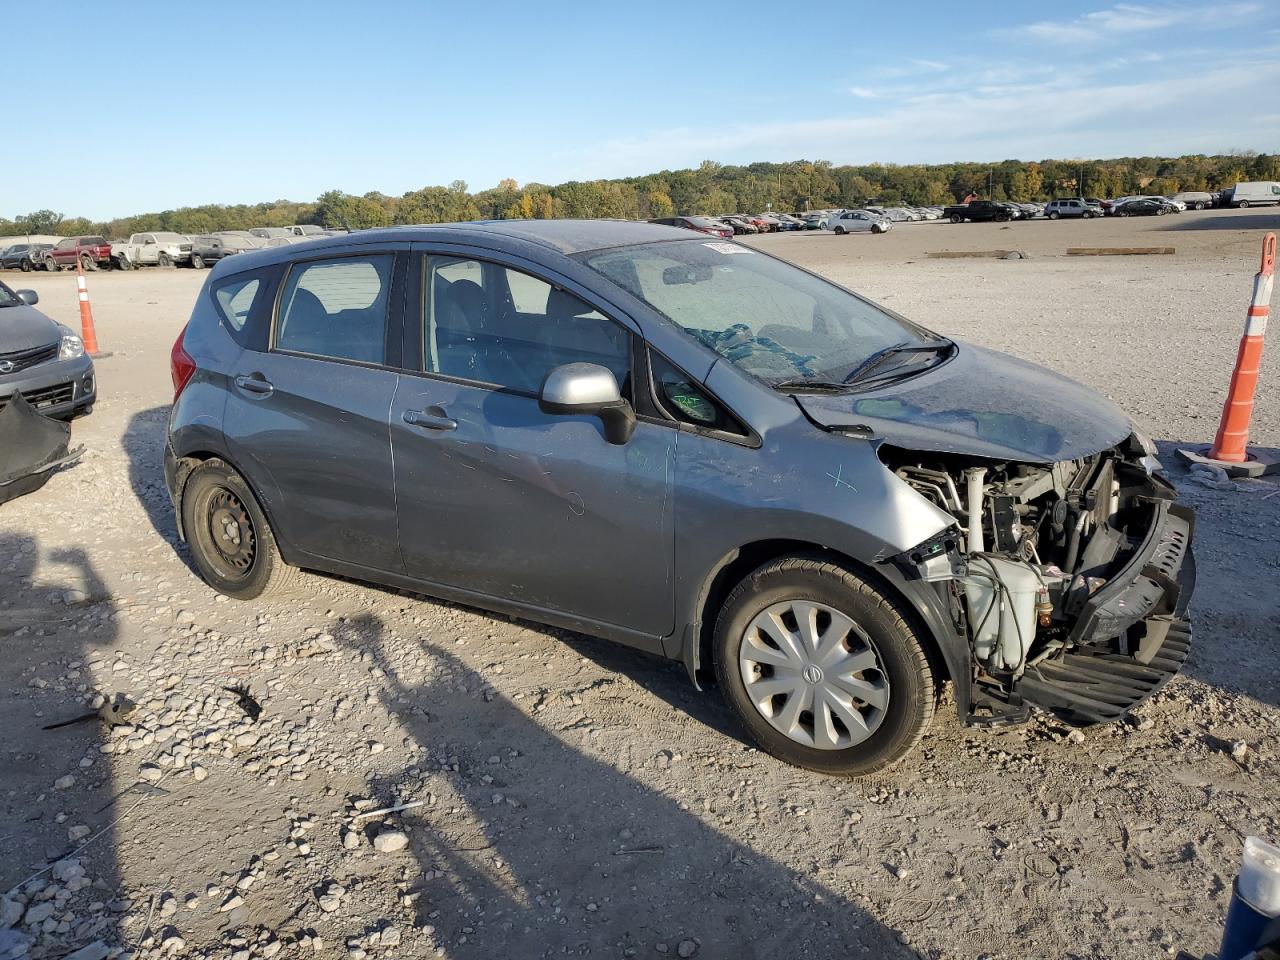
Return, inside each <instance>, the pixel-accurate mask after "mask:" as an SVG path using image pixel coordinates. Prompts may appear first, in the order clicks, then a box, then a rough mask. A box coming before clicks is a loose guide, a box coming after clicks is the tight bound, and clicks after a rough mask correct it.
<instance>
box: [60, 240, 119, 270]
mask: <svg viewBox="0 0 1280 960" xmlns="http://www.w3.org/2000/svg"><path fill="white" fill-rule="evenodd" d="M77 260H79V261H80V262H81V263H82V264H84V268H85V269H86V270H96V269H98V267H99V266H102V267H107V266H110V264H111V244H109V243H107V241H106V239H105V238H104V237H64V238H63V239H62V240H59V241H58V242H57V243H55V244H54V245H53V247H52V248H50V249H48V250H46V251H45V252H44V261H43V263H44V268H45V269H46V270H48V271H49V272H50V273H57V272H58V271H59V270H61V269H62V268H63V267H74V266H75V265H76V261H77Z"/></svg>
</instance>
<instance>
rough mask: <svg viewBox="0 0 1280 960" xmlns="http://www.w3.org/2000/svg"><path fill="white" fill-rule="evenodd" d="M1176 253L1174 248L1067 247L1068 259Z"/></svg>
mask: <svg viewBox="0 0 1280 960" xmlns="http://www.w3.org/2000/svg"><path fill="white" fill-rule="evenodd" d="M1177 252H1178V251H1177V248H1176V247H1067V256H1068V257H1142V256H1150V255H1152V254H1171V253H1177Z"/></svg>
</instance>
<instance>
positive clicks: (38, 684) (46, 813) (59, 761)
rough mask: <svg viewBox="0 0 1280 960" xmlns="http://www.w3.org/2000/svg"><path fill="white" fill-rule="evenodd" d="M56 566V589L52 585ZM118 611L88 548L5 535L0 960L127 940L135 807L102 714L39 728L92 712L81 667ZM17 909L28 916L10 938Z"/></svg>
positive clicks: (113, 629)
mask: <svg viewBox="0 0 1280 960" xmlns="http://www.w3.org/2000/svg"><path fill="white" fill-rule="evenodd" d="M32 509H34V503H32ZM50 567H51V568H53V569H55V570H58V571H59V574H60V577H59V580H60V582H56V583H50V582H48V581H49V578H48V576H47V575H46V574H45V573H44V571H41V568H45V569H46V570H47V569H48V568H50ZM38 576H39V578H40V581H41V582H39V583H37V577H38ZM116 611H117V607H116V604H115V603H114V601H113V600H112V599H111V594H110V591H109V590H108V588H107V586H106V584H105V583H104V582H103V580H102V578H101V577H100V576H99V574H98V572H97V570H96V568H95V567H94V565H93V563H92V562H91V561H90V559H89V557H88V555H87V554H86V553H85V551H83V550H81V549H78V548H77V549H66V550H48V551H45V550H43V549H42V548H41V546H40V543H39V541H38V539H37V538H36V537H35V536H34V535H32V534H26V533H16V532H12V531H10V532H6V533H2V534H0V663H2V666H0V688H2V689H3V690H4V691H5V694H4V696H3V697H0V729H3V730H4V735H3V737H0V785H3V789H0V849H3V851H4V854H3V856H2V857H0V901H3V900H5V899H6V898H7V900H8V903H7V904H5V903H3V902H0V910H2V911H3V912H4V914H5V916H4V920H5V922H4V923H0V956H8V955H9V954H8V953H7V951H6V948H8V949H10V950H15V951H16V952H15V953H14V954H13V955H14V956H21V955H24V954H26V953H28V952H29V953H30V955H32V956H50V957H61V956H65V955H67V954H69V953H71V952H72V951H74V950H77V949H79V948H80V947H83V946H85V945H87V944H90V943H92V942H94V941H96V940H102V941H105V942H106V943H107V944H115V943H119V940H120V931H119V929H118V918H119V914H118V913H117V912H116V911H115V909H114V907H115V906H118V905H119V903H118V901H116V900H115V899H114V898H115V897H116V896H117V895H118V894H117V891H119V889H120V883H121V878H120V876H119V864H118V860H117V856H116V832H115V828H114V821H115V819H116V818H117V817H118V816H120V814H121V813H122V812H123V811H124V809H125V808H126V807H127V806H129V805H130V804H131V803H133V801H134V799H136V798H133V797H129V796H127V795H126V796H125V797H118V796H117V786H116V784H115V781H114V779H113V776H112V767H111V764H110V762H109V761H108V760H107V758H106V757H105V756H103V755H102V754H101V753H100V752H99V750H98V747H99V746H100V745H101V744H102V742H103V741H104V739H105V730H104V727H103V725H102V722H101V721H100V720H99V719H98V718H97V717H96V716H94V717H93V718H92V719H91V720H88V721H84V722H79V723H74V724H69V725H66V726H63V727H60V728H58V729H54V730H46V729H43V728H44V727H45V726H46V725H47V724H51V723H58V722H60V721H64V720H69V719H72V718H75V717H79V716H83V715H84V714H86V713H88V712H90V708H89V707H88V706H86V703H85V701H83V700H82V699H81V697H80V695H79V691H80V690H82V689H89V690H92V689H93V688H94V678H93V677H92V675H91V674H90V671H89V669H88V667H87V666H86V665H85V661H86V660H87V659H88V658H89V657H90V656H92V655H93V654H94V653H97V652H102V651H106V650H108V649H110V648H111V647H112V646H114V644H115V642H116V640H117V637H118V633H119V630H118V626H117V624H116V620H115V614H116ZM84 761H88V763H87V764H86V763H85V762H84ZM67 778H70V779H67ZM91 901H97V904H98V906H97V908H96V909H94V908H92V907H90V906H89V904H90V902H91ZM15 910H21V911H22V915H21V919H19V920H17V921H16V922H15V924H14V925H13V926H12V927H9V928H8V929H6V926H7V922H8V920H9V919H11V917H12V913H13V911H15ZM33 911H34V912H33ZM46 914H47V915H46ZM24 944H25V948H23V945H24Z"/></svg>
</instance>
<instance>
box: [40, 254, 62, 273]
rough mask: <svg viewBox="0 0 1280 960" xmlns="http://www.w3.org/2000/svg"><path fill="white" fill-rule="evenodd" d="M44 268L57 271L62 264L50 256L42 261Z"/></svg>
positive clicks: (51, 271)
mask: <svg viewBox="0 0 1280 960" xmlns="http://www.w3.org/2000/svg"><path fill="white" fill-rule="evenodd" d="M44 268H45V270H47V271H48V272H49V273H57V272H58V271H60V270H61V269H62V266H61V265H60V264H59V263H58V262H57V261H56V260H54V259H53V258H50V259H48V260H46V261H45V262H44Z"/></svg>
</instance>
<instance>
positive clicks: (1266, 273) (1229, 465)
mask: <svg viewBox="0 0 1280 960" xmlns="http://www.w3.org/2000/svg"><path fill="white" fill-rule="evenodd" d="M1275 272H1276V235H1275V234H1274V233H1268V234H1267V235H1266V236H1265V237H1263V238H1262V267H1261V268H1260V269H1259V270H1258V274H1257V276H1255V277H1254V278H1253V299H1252V300H1251V301H1250V303H1249V312H1248V314H1247V316H1246V318H1245V323H1244V336H1242V337H1241V338H1240V349H1239V350H1238V351H1237V353H1236V366H1235V369H1234V370H1233V371H1232V372H1231V385H1230V386H1229V387H1228V388H1227V401H1226V403H1225V404H1223V406H1222V419H1221V420H1220V421H1219V423H1218V433H1217V436H1216V437H1215V438H1214V441H1213V445H1212V446H1211V447H1209V449H1208V450H1207V451H1203V450H1199V451H1196V450H1179V451H1178V453H1179V455H1180V456H1182V457H1183V459H1185V460H1187V461H1189V462H1191V463H1200V464H1206V465H1209V466H1215V467H1221V468H1222V469H1223V470H1225V471H1226V472H1227V473H1228V474H1229V475H1231V476H1244V477H1260V476H1262V475H1263V474H1264V473H1271V472H1272V471H1274V470H1275V469H1277V468H1278V467H1280V463H1271V462H1267V461H1263V460H1261V459H1259V458H1258V457H1256V456H1254V455H1252V454H1250V453H1249V450H1248V444H1249V418H1250V417H1251V416H1252V415H1253V397H1254V394H1255V393H1256V392H1257V389H1258V370H1259V369H1260V367H1261V366H1262V338H1263V335H1264V334H1265V333H1266V332H1267V318H1268V317H1269V316H1270V315H1271V287H1272V284H1273V283H1274V281H1275Z"/></svg>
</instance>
